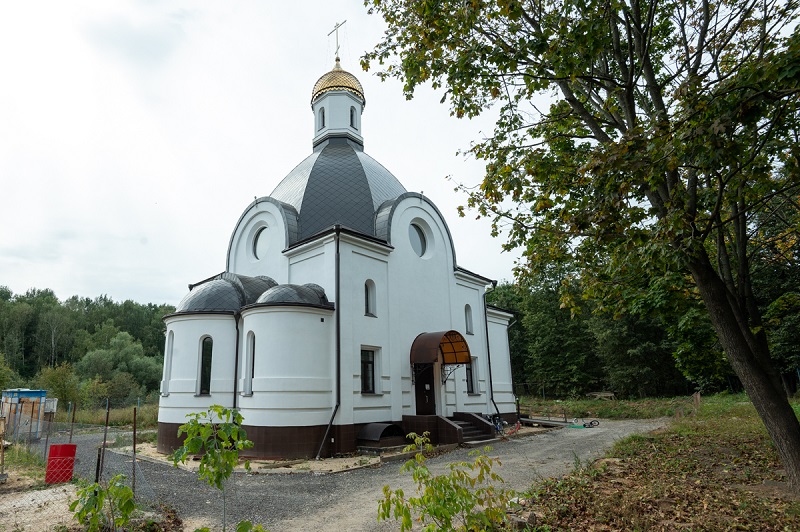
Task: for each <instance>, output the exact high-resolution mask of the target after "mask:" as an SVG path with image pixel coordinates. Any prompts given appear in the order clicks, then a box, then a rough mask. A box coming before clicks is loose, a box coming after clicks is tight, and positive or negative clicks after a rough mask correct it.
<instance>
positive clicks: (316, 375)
mask: <svg viewBox="0 0 800 532" xmlns="http://www.w3.org/2000/svg"><path fill="white" fill-rule="evenodd" d="M251 331H252V332H254V333H255V373H254V377H253V383H252V395H244V394H243V393H241V390H244V389H245V386H244V384H245V383H244V378H242V380H241V382H240V386H239V390H240V397H239V406H240V407H241V411H242V415H243V416H244V417H245V419H246V420H247V424H248V425H257V426H311V425H323V424H325V423H327V422H328V420H329V418H330V414H331V405H332V404H333V402H334V401H335V397H334V393H335V391H334V382H335V376H336V367H335V351H334V350H333V349H332V347H331V346H333V345H334V334H335V323H334V314H333V312H332V311H330V310H325V309H316V308H309V307H301V306H274V307H273V306H269V307H254V308H251V309H247V310H245V311H244V312H243V313H242V328H241V334H242V355H241V356H240V360H241V361H242V362H241V364H242V367H240V373H239V374H240V375H242V376H244V375H247V372H246V371H245V368H244V367H243V365H244V364H245V363H246V360H247V357H246V356H245V353H246V352H247V349H246V338H247V335H248V333H249V332H251Z"/></svg>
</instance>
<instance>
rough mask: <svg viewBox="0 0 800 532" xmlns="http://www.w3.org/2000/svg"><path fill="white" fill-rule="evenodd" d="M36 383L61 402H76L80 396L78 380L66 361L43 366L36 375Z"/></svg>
mask: <svg viewBox="0 0 800 532" xmlns="http://www.w3.org/2000/svg"><path fill="white" fill-rule="evenodd" d="M35 382H36V385H37V386H38V387H39V388H41V389H43V390H47V395H49V396H50V397H57V398H58V399H60V402H61V403H62V404H65V403H68V402H71V403H73V404H74V403H77V402H78V401H79V400H80V397H81V388H80V381H79V380H78V377H77V376H76V375H75V371H74V370H73V369H72V366H70V365H69V364H67V363H62V364H59V365H58V366H56V367H54V368H51V367H49V366H45V367H44V368H42V371H41V372H40V373H39V374H38V375H37V376H36V379H35Z"/></svg>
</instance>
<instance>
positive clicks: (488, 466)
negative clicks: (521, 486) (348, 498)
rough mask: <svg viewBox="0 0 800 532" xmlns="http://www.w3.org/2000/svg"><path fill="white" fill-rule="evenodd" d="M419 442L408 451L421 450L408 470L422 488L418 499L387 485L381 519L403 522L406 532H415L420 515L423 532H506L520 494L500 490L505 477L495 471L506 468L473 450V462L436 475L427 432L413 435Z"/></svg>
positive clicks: (452, 467) (380, 513)
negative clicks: (503, 531) (415, 517)
mask: <svg viewBox="0 0 800 532" xmlns="http://www.w3.org/2000/svg"><path fill="white" fill-rule="evenodd" d="M408 437H409V438H411V439H413V440H414V444H413V445H409V446H408V447H407V449H412V450H413V449H417V450H418V451H419V452H417V454H416V456H415V457H414V459H413V460H409V461H408V462H406V463H405V464H404V465H403V467H402V471H404V472H408V471H410V472H411V474H412V476H413V478H414V482H415V483H416V484H417V495H416V496H414V497H408V498H406V496H405V493H404V492H403V490H402V489H397V490H392V489H391V488H390V487H389V486H384V487H383V500H381V501H380V502H379V503H378V520H388V519H394V520H395V521H400V530H401V531H405V530H411V529H412V526H413V518H412V516H413V515H414V514H418V521H419V522H420V523H422V524H424V528H423V530H426V531H430V532H433V531H436V530H463V531H468V530H494V529H498V528H501V527H502V526H503V524H504V523H505V521H506V514H507V512H508V509H509V507H510V505H511V500H512V499H513V498H515V497H516V492H514V491H513V490H510V489H504V488H502V487H497V486H496V485H497V484H502V483H503V479H502V478H501V477H500V476H499V475H498V474H497V473H495V472H494V471H493V468H494V466H495V465H500V461H499V460H498V459H497V458H490V457H489V456H487V454H486V453H488V452H489V450H490V448H489V447H485V448H484V449H483V451H482V452H481V451H472V452H471V453H470V456H474V457H475V458H474V461H473V462H459V463H455V464H450V472H449V473H448V474H444V475H434V474H433V473H431V471H430V470H429V469H428V467H427V465H426V463H425V462H426V460H427V458H426V457H425V454H424V453H423V451H424V450H425V449H429V448H430V446H429V441H428V438H427V433H425V434H423V435H422V436H418V435H417V434H413V433H412V434H409V435H408Z"/></svg>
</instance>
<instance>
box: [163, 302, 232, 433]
mask: <svg viewBox="0 0 800 532" xmlns="http://www.w3.org/2000/svg"><path fill="white" fill-rule="evenodd" d="M165 323H166V326H167V338H169V335H170V334H169V333H170V332H172V333H173V341H172V353H171V356H172V364H171V375H170V380H169V382H168V383H167V389H168V390H169V395H168V396H162V397H161V400H160V402H159V408H158V421H159V422H164V423H185V422H186V414H189V413H192V412H199V411H202V410H205V409H206V408H208V407H209V406H211V405H213V404H221V405H223V406H228V407H230V406H233V404H232V398H233V378H234V364H235V350H236V348H235V346H236V325H235V322H234V317H233V315H232V314H193V315H176V316H171V317H168V318H167V319H166V320H165ZM205 336H210V337H211V338H212V340H213V341H214V344H213V349H212V357H211V393H210V394H209V395H197V393H198V381H199V375H200V355H201V352H202V339H203V337H205ZM167 347H169V346H167ZM168 356H169V354H168ZM165 368H166V366H165Z"/></svg>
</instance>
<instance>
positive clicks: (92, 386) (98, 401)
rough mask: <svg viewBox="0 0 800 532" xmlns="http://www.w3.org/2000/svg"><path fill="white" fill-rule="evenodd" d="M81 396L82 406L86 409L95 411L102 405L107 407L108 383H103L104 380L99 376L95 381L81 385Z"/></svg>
mask: <svg viewBox="0 0 800 532" xmlns="http://www.w3.org/2000/svg"><path fill="white" fill-rule="evenodd" d="M80 394H81V400H80V404H81V405H82V406H83V407H84V408H89V409H93V408H98V407H100V406H101V405H102V406H105V400H106V398H107V397H108V383H106V382H103V379H101V378H100V376H99V375H97V376H95V377H94V378H93V379H88V380H85V381H83V382H82V383H81V392H80Z"/></svg>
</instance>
